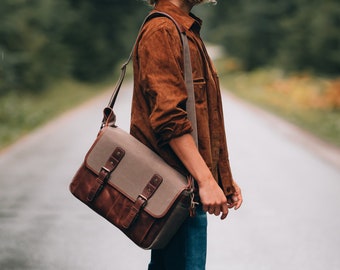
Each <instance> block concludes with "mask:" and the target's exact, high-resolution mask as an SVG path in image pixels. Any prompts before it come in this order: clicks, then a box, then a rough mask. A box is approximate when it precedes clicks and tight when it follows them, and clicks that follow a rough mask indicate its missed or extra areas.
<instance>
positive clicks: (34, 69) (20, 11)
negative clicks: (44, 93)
mask: <svg viewBox="0 0 340 270" xmlns="http://www.w3.org/2000/svg"><path fill="white" fill-rule="evenodd" d="M63 4H65V2H63V1H60V2H58V1H53V0H30V1H23V0H17V1H11V0H2V2H1V9H0V22H1V23H0V53H1V60H0V63H1V65H0V79H1V80H0V93H2V92H4V91H7V90H9V89H25V90H35V91H36V90H39V89H42V88H43V87H44V86H45V85H46V83H47V82H48V81H49V80H50V79H51V78H52V77H54V76H56V75H58V76H59V75H60V74H65V73H66V72H67V69H65V62H64V60H62V59H63V58H64V57H63V55H62V54H67V49H66V48H65V46H63V44H62V43H60V42H58V39H59V35H60V33H61V32H62V31H63V28H62V26H65V25H66V21H65V19H67V16H66V15H67V11H68V9H67V5H63ZM55 10H58V11H59V12H60V13H63V14H65V18H62V17H60V16H58V14H56V13H55ZM58 34H59V35H58Z"/></svg>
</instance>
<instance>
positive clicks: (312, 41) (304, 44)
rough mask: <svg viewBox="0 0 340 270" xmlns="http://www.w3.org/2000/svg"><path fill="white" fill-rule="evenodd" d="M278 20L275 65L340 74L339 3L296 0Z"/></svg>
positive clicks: (318, 0)
mask: <svg viewBox="0 0 340 270" xmlns="http://www.w3.org/2000/svg"><path fill="white" fill-rule="evenodd" d="M290 15H291V16H287V17H286V18H284V19H283V20H282V21H281V24H282V26H283V29H284V32H283V42H282V43H280V46H279V53H278V63H279V64H281V65H283V66H284V67H286V68H287V69H290V70H306V69H307V70H311V71H314V72H317V73H323V74H339V72H340V2H339V1H337V0H326V1H322V0H314V1H306V0H298V1H295V4H294V9H293V12H291V14H290Z"/></svg>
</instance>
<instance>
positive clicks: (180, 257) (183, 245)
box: [148, 206, 207, 270]
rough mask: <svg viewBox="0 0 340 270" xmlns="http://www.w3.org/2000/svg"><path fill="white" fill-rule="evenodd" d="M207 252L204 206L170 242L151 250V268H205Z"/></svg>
mask: <svg viewBox="0 0 340 270" xmlns="http://www.w3.org/2000/svg"><path fill="white" fill-rule="evenodd" d="M206 254H207V215H206V213H205V212H203V211H202V207H201V206H198V207H197V209H196V216H195V217H193V218H191V217H188V218H187V219H186V221H185V222H184V223H183V225H182V226H181V227H180V229H179V230H178V232H177V233H176V234H175V236H174V237H173V239H172V240H171V241H170V243H169V244H168V245H167V246H166V247H165V248H163V249H157V250H152V251H151V261H150V264H149V268H148V269H149V270H204V269H205V264H206Z"/></svg>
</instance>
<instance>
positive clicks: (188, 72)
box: [101, 11, 198, 145]
mask: <svg viewBox="0 0 340 270" xmlns="http://www.w3.org/2000/svg"><path fill="white" fill-rule="evenodd" d="M161 16H165V17H167V18H169V19H170V20H172V21H173V22H174V24H175V25H176V27H177V29H178V32H179V33H180V37H181V41H182V45H183V59H184V80H185V85H186V88H187V93H188V99H187V103H186V106H187V114H188V119H189V121H190V122H191V126H192V128H193V132H192V136H193V138H194V140H195V142H196V145H198V136H197V120H196V109H195V93H194V83H193V78H192V67H191V60H190V49H189V44H188V38H187V35H186V31H185V29H184V27H183V26H182V25H180V24H178V23H177V22H176V21H175V19H174V18H172V17H171V16H170V15H169V14H167V13H165V12H158V11H154V12H152V13H150V14H149V15H148V16H147V17H146V18H145V19H144V22H143V23H142V26H141V27H140V29H139V33H138V36H137V38H136V41H135V44H134V46H133V48H132V50H131V53H130V55H129V58H128V59H127V61H126V62H125V63H124V64H123V65H122V67H121V73H120V77H119V79H118V81H117V83H116V85H115V88H114V91H113V93H112V95H111V98H110V101H109V103H108V105H107V107H106V108H105V109H104V118H103V120H102V125H101V128H103V127H104V126H109V125H111V126H115V121H116V116H115V114H114V112H113V106H114V104H115V102H116V99H117V96H118V93H119V91H120V87H121V86H122V83H123V81H124V78H125V74H126V67H127V65H128V64H129V63H130V61H131V58H132V54H133V51H134V48H135V47H136V44H137V42H138V40H139V37H140V35H141V30H142V28H143V26H144V24H145V23H146V22H147V21H148V20H150V19H152V18H155V17H161Z"/></svg>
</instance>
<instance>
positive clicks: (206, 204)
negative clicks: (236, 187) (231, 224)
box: [199, 178, 229, 220]
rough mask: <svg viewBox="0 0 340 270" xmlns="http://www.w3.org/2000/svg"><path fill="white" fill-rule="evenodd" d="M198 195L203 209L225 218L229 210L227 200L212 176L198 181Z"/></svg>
mask: <svg viewBox="0 0 340 270" xmlns="http://www.w3.org/2000/svg"><path fill="white" fill-rule="evenodd" d="M199 195H200V199H201V203H202V206H203V211H205V212H208V213H209V214H214V215H215V216H219V215H220V214H221V219H222V220H223V219H225V218H226V217H227V215H228V212H229V209H228V208H229V207H228V201H227V198H226V196H225V195H224V193H223V191H222V189H221V188H220V187H219V185H218V184H217V183H216V181H215V180H214V179H213V178H209V179H207V180H206V181H201V182H200V183H199Z"/></svg>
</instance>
